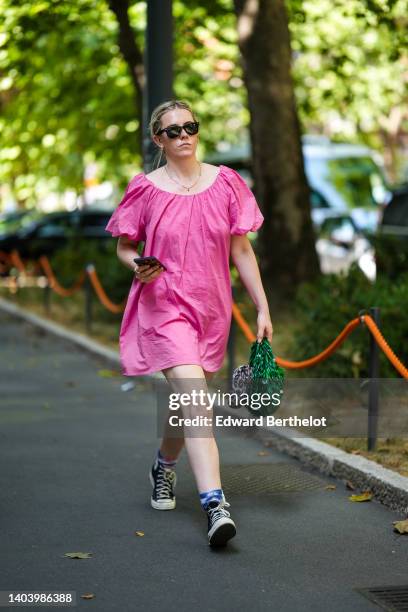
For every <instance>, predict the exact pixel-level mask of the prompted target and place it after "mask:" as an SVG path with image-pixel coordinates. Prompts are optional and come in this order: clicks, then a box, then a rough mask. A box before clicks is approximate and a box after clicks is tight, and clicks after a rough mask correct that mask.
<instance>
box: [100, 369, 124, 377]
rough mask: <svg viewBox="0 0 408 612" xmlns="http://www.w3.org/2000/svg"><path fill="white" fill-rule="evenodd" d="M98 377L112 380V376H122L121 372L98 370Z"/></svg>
mask: <svg viewBox="0 0 408 612" xmlns="http://www.w3.org/2000/svg"><path fill="white" fill-rule="evenodd" d="M98 375H99V376H102V377H103V378H112V376H120V375H121V374H120V372H118V371H117V370H98Z"/></svg>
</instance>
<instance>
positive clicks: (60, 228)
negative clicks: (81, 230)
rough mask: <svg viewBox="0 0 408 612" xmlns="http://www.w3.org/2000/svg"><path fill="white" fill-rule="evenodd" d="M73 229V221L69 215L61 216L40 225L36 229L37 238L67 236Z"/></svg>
mask: <svg viewBox="0 0 408 612" xmlns="http://www.w3.org/2000/svg"><path fill="white" fill-rule="evenodd" d="M70 230H71V223H70V220H69V218H68V217H59V218H55V219H52V220H50V221H49V222H47V223H44V224H43V225H40V226H39V227H38V228H37V229H36V231H35V236H36V238H53V237H59V236H61V237H62V236H67V235H68V234H69V233H70Z"/></svg>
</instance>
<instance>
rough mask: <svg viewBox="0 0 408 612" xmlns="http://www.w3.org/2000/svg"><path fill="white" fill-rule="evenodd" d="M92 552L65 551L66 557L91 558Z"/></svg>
mask: <svg viewBox="0 0 408 612" xmlns="http://www.w3.org/2000/svg"><path fill="white" fill-rule="evenodd" d="M91 556H92V553H87V552H69V553H65V555H64V557H70V558H71V559H89V558H90V557H91Z"/></svg>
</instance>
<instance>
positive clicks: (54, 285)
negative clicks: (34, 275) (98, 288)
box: [39, 255, 86, 297]
mask: <svg viewBox="0 0 408 612" xmlns="http://www.w3.org/2000/svg"><path fill="white" fill-rule="evenodd" d="M39 262H40V264H41V266H42V268H43V270H44V272H45V275H46V277H47V278H48V280H49V283H50V287H51V289H52V290H53V291H55V293H58V295H60V296H62V297H70V296H71V295H73V294H74V293H76V292H77V291H78V290H79V289H80V288H81V287H82V285H83V284H84V281H85V278H86V274H85V272H84V271H82V272H81V274H80V275H79V278H78V280H77V281H76V282H75V284H74V285H72V287H70V288H69V289H66V288H65V287H63V286H62V285H60V284H59V282H58V281H57V279H56V277H55V275H54V273H53V271H52V268H51V264H50V262H49V260H48V257H46V256H45V255H41V257H40V258H39Z"/></svg>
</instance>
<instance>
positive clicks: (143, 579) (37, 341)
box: [0, 313, 408, 612]
mask: <svg viewBox="0 0 408 612" xmlns="http://www.w3.org/2000/svg"><path fill="white" fill-rule="evenodd" d="M0 362H1V363H0V365H1V368H0V376H1V392H0V402H1V404H0V464H1V471H0V479H1V492H2V494H1V501H0V519H1V520H0V522H1V527H0V530H1V534H0V537H1V543H0V591H35V592H39V591H53V592H68V591H71V592H72V591H73V592H75V593H76V607H81V608H83V609H89V610H96V611H98V612H105V611H106V612H110V611H116V610H118V611H121V612H122V611H123V612H127V611H129V612H130V611H134V610H149V611H153V612H156V611H157V612H159V611H161V610H170V611H173V610H178V611H182V612H183V611H184V610H185V611H186V612H187V611H189V612H190V610H192V609H194V610H199V611H201V610H203V611H204V610H215V611H218V610H219V611H220V612H221V611H222V612H224V610H225V609H235V608H240V609H242V610H245V611H247V610H251V612H255V611H258V610H259V611H264V610H276V611H279V612H281V611H282V612H298V611H299V612H300V611H304V610H313V611H314V612H320V611H321V612H327V611H328V610H330V612H337V611H338V612H344V611H354V610H356V611H362V612H363V611H371V610H378V609H379V608H378V607H377V606H376V605H375V604H373V603H372V602H370V601H369V600H368V599H366V598H365V597H363V596H362V595H361V594H360V593H358V592H357V591H356V589H358V588H364V587H376V586H384V585H404V584H408V580H407V570H406V568H407V565H406V560H407V543H408V538H407V536H399V535H398V534H396V533H395V532H393V529H392V522H393V521H394V520H398V519H401V516H400V515H398V514H396V513H394V512H392V511H390V510H388V509H387V508H386V507H384V506H382V505H380V504H379V503H377V502H375V501H374V502H366V503H353V502H350V501H349V499H348V496H349V495H350V491H347V489H346V488H345V486H344V484H343V483H338V482H336V481H334V480H333V479H330V478H325V477H323V476H321V475H319V474H317V473H315V472H313V471H308V470H307V469H306V468H305V467H304V466H302V465H301V464H299V463H298V462H297V461H296V460H295V459H292V458H289V457H287V456H286V455H283V454H280V453H278V452H275V451H273V450H271V449H265V447H263V446H262V445H261V443H260V442H258V441H256V440H255V439H254V438H252V437H251V435H250V434H249V433H247V434H245V433H243V432H239V431H237V432H236V433H235V434H234V435H232V434H231V433H229V434H228V435H227V434H225V435H224V434H222V433H220V432H217V440H218V445H219V451H220V457H221V465H222V467H221V475H222V478H223V487H224V491H225V494H226V497H227V500H228V501H229V502H230V504H231V507H230V511H231V516H232V517H233V518H234V520H235V522H236V525H237V536H236V537H235V538H234V539H233V540H231V542H230V543H229V544H228V546H227V547H226V548H224V549H220V550H213V549H211V548H210V547H209V546H208V544H207V532H206V527H207V523H206V515H205V514H204V512H203V511H202V510H201V508H200V505H199V500H198V494H197V490H196V487H195V483H194V479H193V477H192V473H191V470H190V468H189V464H188V460H187V455H186V452H185V451H183V454H182V456H181V458H180V460H179V464H178V467H177V475H178V483H177V488H176V493H177V507H176V509H175V510H173V511H167V512H160V511H157V510H154V509H153V508H151V506H150V493H151V485H150V482H149V480H148V478H147V473H148V470H149V467H150V465H151V462H152V458H153V456H154V453H155V451H156V449H157V446H158V444H159V439H158V437H157V425H156V397H155V393H154V388H153V385H152V383H151V382H150V380H149V379H148V378H147V377H137V378H134V379H129V378H125V377H122V376H112V377H105V376H103V375H101V374H103V370H106V369H108V370H111V369H112V366H109V365H108V364H107V363H106V362H105V361H104V360H103V358H99V357H95V356H92V355H90V354H88V353H87V352H85V351H83V350H82V349H79V348H77V347H76V346H74V345H73V344H71V343H69V342H67V341H65V340H62V339H59V338H56V337H54V336H52V335H50V334H48V333H46V332H44V331H42V330H39V329H38V328H36V327H34V326H33V325H32V324H30V323H26V322H22V321H21V320H19V319H17V318H13V317H11V316H9V315H6V314H4V313H1V314H0ZM101 370H102V372H101ZM130 380H133V381H134V382H135V383H136V386H135V388H134V389H133V390H131V391H127V392H125V391H123V390H122V388H121V385H122V384H123V383H125V382H129V381H130ZM259 453H261V454H259ZM248 470H249V471H248ZM251 470H252V471H251ZM268 474H273V475H274V478H275V482H274V483H272V484H271V482H270V481H269V480H268ZM240 475H241V476H240ZM280 475H281V476H282V478H281V479H280V478H279V476H280ZM291 479H292V481H293V482H295V485H293V487H292V490H291V489H290V486H289V485H290V482H291ZM280 480H281V482H280ZM288 483H289V484H288ZM292 484H293V483H292ZM333 484H334V485H336V488H335V489H332V488H327V486H328V485H333ZM249 485H251V486H249ZM136 531H139V532H142V533H143V534H144V535H139V536H138V535H135V532H136ZM67 552H88V553H91V556H90V557H89V558H86V559H72V558H68V557H66V556H65V553H67ZM87 593H92V594H93V595H94V597H93V598H92V599H83V598H82V597H81V596H82V595H85V594H87ZM2 609H10V610H11V609H15V608H14V607H11V606H9V607H4V608H2ZM37 609H38V607H37ZM39 609H41V610H48V609H49V607H48V606H40V607H39Z"/></svg>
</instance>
